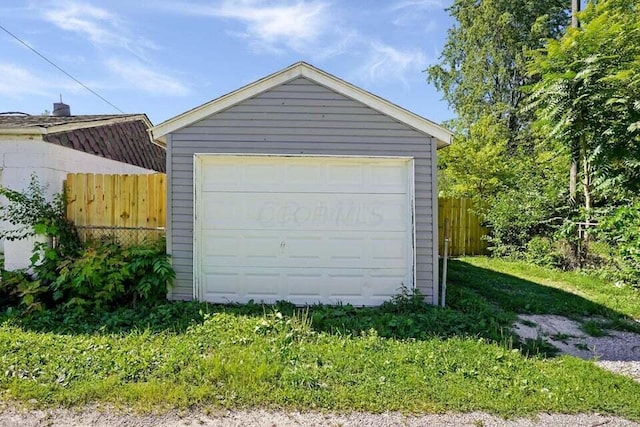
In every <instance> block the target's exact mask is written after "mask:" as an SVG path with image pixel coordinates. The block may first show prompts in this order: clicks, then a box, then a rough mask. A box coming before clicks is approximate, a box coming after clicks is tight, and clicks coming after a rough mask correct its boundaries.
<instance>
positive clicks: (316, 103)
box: [168, 78, 437, 302]
mask: <svg viewBox="0 0 640 427" xmlns="http://www.w3.org/2000/svg"><path fill="white" fill-rule="evenodd" d="M169 136H170V141H171V144H170V145H169V147H168V149H169V150H170V151H171V153H170V155H169V159H170V167H169V170H168V173H169V176H170V179H169V181H168V182H169V190H168V191H169V193H170V194H169V198H168V203H170V204H171V211H170V212H171V213H172V214H171V216H170V222H169V224H168V226H169V227H168V228H169V234H170V236H169V238H168V242H170V244H171V247H170V248H169V250H170V252H171V254H172V257H173V265H174V268H175V270H176V286H175V288H174V289H173V291H172V294H171V297H172V298H174V299H191V298H192V297H193V163H194V154H195V153H241V154H317V155H367V156H411V157H414V159H415V206H416V217H415V227H416V284H417V286H418V288H419V289H420V291H421V292H422V293H423V294H425V295H427V296H428V299H430V300H431V301H432V302H435V301H436V298H437V296H436V295H434V292H435V289H434V287H435V286H434V283H435V280H434V278H435V277H436V276H437V272H436V271H434V254H435V253H434V248H437V241H435V239H434V235H435V234H434V229H433V220H434V217H433V215H432V212H433V196H434V185H435V184H434V183H433V170H432V166H433V159H432V144H435V143H436V142H435V140H434V139H432V138H431V137H429V136H426V135H424V134H423V133H421V132H418V131H416V130H414V129H413V128H410V127H408V126H407V125H404V124H401V123H399V122H397V121H396V120H394V119H391V118H389V117H388V116H386V115H383V114H381V113H379V112H377V111H375V110H373V109H371V108H369V107H367V106H365V105H363V104H361V103H359V102H357V101H354V100H351V99H349V98H346V97H344V96H342V95H340V94H337V93H335V92H333V91H331V90H329V89H327V88H325V87H323V86H320V85H318V84H316V83H314V82H311V81H309V80H307V79H304V78H298V79H296V80H293V81H291V82H289V83H286V84H283V85H280V86H278V87H276V88H273V89H271V90H269V91H267V92H264V93H262V94H260V95H258V96H256V97H254V98H251V99H248V100H246V101H244V102H242V103H240V104H238V105H236V106H234V107H231V108H229V109H227V110H225V111H222V112H219V113H217V114H214V115H212V116H210V117H208V118H206V119H204V120H201V121H199V122H197V123H195V124H193V125H191V126H188V127H185V128H183V129H180V130H178V131H176V132H174V133H172V134H171V135H169ZM434 152H435V150H434ZM436 250H437V249H436ZM435 259H437V258H435ZM436 289H437V288H436Z"/></svg>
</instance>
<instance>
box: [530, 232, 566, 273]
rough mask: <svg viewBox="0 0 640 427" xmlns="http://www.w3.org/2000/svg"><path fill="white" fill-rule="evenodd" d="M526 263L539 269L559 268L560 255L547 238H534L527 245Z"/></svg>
mask: <svg viewBox="0 0 640 427" xmlns="http://www.w3.org/2000/svg"><path fill="white" fill-rule="evenodd" d="M526 259H527V261H529V262H531V263H533V264H536V265H539V266H541V267H554V268H555V267H559V266H560V265H561V255H560V253H559V252H558V251H556V246H555V245H554V243H553V242H552V241H551V239H550V238H548V237H541V236H535V237H533V238H532V239H531V240H529V242H528V243H527V252H526Z"/></svg>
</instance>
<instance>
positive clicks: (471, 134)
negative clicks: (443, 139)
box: [438, 116, 510, 199]
mask: <svg viewBox="0 0 640 427" xmlns="http://www.w3.org/2000/svg"><path fill="white" fill-rule="evenodd" d="M507 143H508V131H507V129H506V128H505V127H504V126H503V125H502V124H501V123H496V122H495V120H494V119H493V118H492V117H491V116H483V117H482V118H480V120H478V122H476V123H474V124H473V125H471V127H470V129H469V131H468V132H466V133H464V132H462V131H461V132H458V133H457V135H456V139H455V142H454V144H452V145H451V146H450V147H448V148H447V149H446V150H444V151H443V152H442V154H441V156H440V163H439V168H440V169H441V171H440V172H439V174H438V177H439V179H440V182H439V186H440V191H441V193H442V194H444V195H446V196H450V197H476V198H481V199H486V197H488V196H491V195H493V194H495V193H496V192H498V191H499V190H500V189H502V188H504V186H505V181H506V180H507V177H508V176H509V175H510V169H509V167H508V166H507V155H506V151H507Z"/></svg>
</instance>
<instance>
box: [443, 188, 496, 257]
mask: <svg viewBox="0 0 640 427" xmlns="http://www.w3.org/2000/svg"><path fill="white" fill-rule="evenodd" d="M473 208H474V204H473V201H472V200H471V199H466V198H446V197H445V198H439V199H438V250H439V253H440V254H441V255H442V254H443V253H444V239H445V238H448V239H449V255H450V256H464V255H484V254H487V253H488V251H487V247H488V244H487V241H486V240H484V239H483V236H485V235H487V234H488V233H489V229H487V228H486V227H483V226H482V224H481V222H480V218H478V216H477V215H475V214H474V213H473Z"/></svg>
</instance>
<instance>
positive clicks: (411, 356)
mask: <svg viewBox="0 0 640 427" xmlns="http://www.w3.org/2000/svg"><path fill="white" fill-rule="evenodd" d="M510 269H511V270H510ZM547 273H548V274H551V272H549V271H547V270H541V271H538V270H536V269H532V270H527V269H526V268H525V266H523V265H519V264H510V263H502V262H496V261H495V260H487V259H482V258H480V259H464V260H460V261H454V262H452V263H451V270H450V277H451V282H450V287H449V289H450V293H449V297H448V300H449V301H450V303H451V306H450V307H449V308H446V309H442V308H436V307H429V306H425V305H422V304H420V303H419V302H418V300H417V299H416V298H412V297H411V296H408V295H400V296H399V297H398V298H396V300H395V301H393V302H391V303H389V304H386V305H385V306H383V307H380V308H376V309H356V308H353V307H350V306H339V307H311V308H309V309H306V310H297V309H295V308H294V307H293V306H291V305H290V304H286V303H281V304H279V305H277V306H274V307H263V306H261V305H258V304H249V305H244V306H212V305H207V304H199V303H170V304H169V303H168V304H163V305H160V306H157V307H153V308H147V309H142V308H140V309H138V310H136V311H133V310H125V309H122V310H118V311H116V312H113V313H109V314H103V315H101V316H97V315H93V316H82V315H77V316H72V315H69V313H64V314H63V313H60V312H57V313H56V312H54V313H44V314H34V315H32V316H29V317H26V318H25V317H17V316H15V315H12V314H5V315H4V316H3V317H2V318H0V324H1V326H0V399H2V400H5V401H16V402H23V403H25V404H27V405H38V406H54V405H64V406H81V405H84V404H87V403H107V404H113V405H116V406H127V407H132V408H134V409H137V410H143V411H145V410H155V409H169V408H188V407H212V406H213V407H228V408H241V407H262V408H264V407H266V408H288V409H300V410H309V409H326V410H338V411H351V410H366V411H374V412H380V411H389V410H400V411H405V412H416V413H420V412H442V411H474V410H479V411H488V412H491V413H496V414H501V415H507V416H509V415H526V414H532V413H536V412H540V411H546V412H566V413H577V412H600V413H607V414H613V415H618V416H623V417H626V418H630V419H640V402H639V401H638V399H637V396H638V395H639V393H640V384H638V383H636V382H634V381H632V380H631V379H628V378H625V377H621V376H618V375H614V374H611V373H609V372H606V371H603V370H601V369H599V368H598V367H597V366H595V365H594V364H593V363H591V362H587V361H582V360H578V359H575V358H572V357H566V356H563V357H552V358H545V357H542V356H540V355H536V354H534V352H533V351H532V349H531V348H529V347H527V346H523V345H520V344H519V343H517V342H515V341H514V340H513V337H512V336H511V335H510V333H509V331H508V326H509V325H510V323H511V322H512V320H513V319H514V318H515V315H516V312H518V311H520V310H521V309H523V310H527V311H529V312H539V311H540V312H541V311H542V310H550V311H551V312H554V313H559V314H566V315H570V316H582V315H591V314H598V315H600V316H603V317H604V318H606V319H609V320H611V321H613V320H617V321H619V323H621V324H624V322H629V320H628V318H629V317H635V314H634V311H633V310H634V309H637V306H636V307H635V308H634V307H633V301H637V298H638V297H637V295H636V294H635V293H634V292H637V291H633V290H631V289H626V290H618V291H616V292H621V293H620V295H619V299H620V301H626V302H625V303H622V302H618V303H615V304H618V306H615V307H614V306H613V305H612V304H614V303H608V302H607V301H601V302H599V301H600V300H598V298H599V296H598V295H600V294H601V293H600V290H599V287H598V286H596V285H595V284H594V283H591V282H589V283H591V284H581V283H582V282H580V281H577V282H575V283H574V282H572V281H571V280H569V279H567V277H565V276H563V275H561V276H558V277H546V276H545V274H547ZM516 276H517V277H516ZM576 280H577V279H576ZM592 286H595V288H597V289H591V287H592ZM602 286H608V285H606V284H602ZM616 289H617V288H616ZM567 291H571V292H567ZM578 291H579V295H578V294H576V292H578ZM558 292H560V294H558ZM623 293H624V294H623ZM508 295H515V296H516V297H515V300H513V301H511V299H510V298H509V297H508ZM534 297H535V298H542V299H543V301H547V302H548V301H556V302H555V305H554V306H553V307H554V308H549V307H550V306H549V304H548V303H541V304H540V305H538V303H537V302H536V301H535V300H534V301H532V298H534ZM558 299H560V300H562V301H564V302H562V301H557V300H558ZM527 305H528V308H527ZM625 307H626V308H625ZM546 312H549V311H546Z"/></svg>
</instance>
